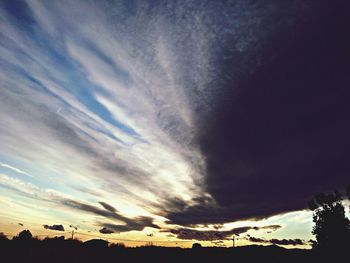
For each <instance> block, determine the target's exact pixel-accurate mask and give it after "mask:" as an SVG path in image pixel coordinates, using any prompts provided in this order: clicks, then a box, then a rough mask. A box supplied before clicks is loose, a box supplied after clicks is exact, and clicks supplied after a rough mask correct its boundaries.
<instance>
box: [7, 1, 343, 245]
mask: <svg viewBox="0 0 350 263" xmlns="http://www.w3.org/2000/svg"><path fill="white" fill-rule="evenodd" d="M348 8H349V4H348V3H347V1H345V0H344V1H342V0H336V1H323V0H320V1H303V0H294V1H278V0H270V1H264V0H262V1H255V0H232V1H205V0H203V1H195V0H186V1H185V0H183V1H166V0H165V1H141V0H139V1H130V0H129V1H122V0H121V1H90V0H89V1H78V0H77V1H65V0H61V1H37V0H27V1H24V0H23V1H18V0H11V1H7V0H3V1H0V124H1V125H0V231H1V232H4V233H6V234H8V235H15V234H16V233H18V232H19V231H20V230H23V229H30V230H31V231H32V232H33V233H34V234H35V235H38V236H46V235H61V234H64V235H67V237H68V236H70V232H71V231H72V230H74V231H75V232H77V233H76V237H78V238H81V239H87V238H90V237H101V238H105V239H108V240H110V241H118V240H119V241H120V240H122V241H124V242H125V243H126V244H127V245H131V246H134V245H138V244H141V243H144V242H153V243H155V244H160V245H169V246H175V245H176V246H183V247H188V246H191V245H192V243H193V242H201V243H202V244H203V245H208V246H231V245H232V236H235V238H236V245H246V244H262V245H266V244H277V245H284V246H286V247H304V248H307V247H309V245H310V244H309V240H310V239H311V238H313V237H312V235H311V230H312V213H311V212H310V211H309V210H308V209H307V201H308V200H310V199H311V198H312V197H313V196H314V195H315V194H317V193H319V192H325V191H333V190H335V189H339V190H342V189H344V188H345V187H346V186H347V185H348V184H349V172H350V162H349V156H350V152H349V149H350V147H349V146H350V140H349V134H350V123H349V121H348V116H349V113H350V104H349V103H348V101H349V99H350V91H349V89H348V87H349V84H350V72H349V71H350V49H349V48H348V47H349V46H350V37H349V34H348V32H347V28H349V26H350V19H349V18H348V14H347V12H346V11H347V10H348Z"/></svg>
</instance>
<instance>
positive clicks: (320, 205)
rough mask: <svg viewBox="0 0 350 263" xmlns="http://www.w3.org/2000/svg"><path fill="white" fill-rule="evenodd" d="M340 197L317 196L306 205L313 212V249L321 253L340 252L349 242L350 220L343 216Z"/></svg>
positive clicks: (336, 194)
mask: <svg viewBox="0 0 350 263" xmlns="http://www.w3.org/2000/svg"><path fill="white" fill-rule="evenodd" d="M341 200H342V195H341V194H340V193H339V192H338V191H336V192H335V193H334V194H333V193H330V194H324V193H322V194H318V195H316V197H315V199H314V200H312V201H310V202H309V203H308V205H309V208H310V209H311V210H313V212H314V214H313V222H314V223H315V225H314V227H313V230H312V233H313V234H314V235H315V237H316V242H314V244H313V248H315V249H319V250H322V251H334V250H342V251H344V249H345V247H346V246H348V244H349V242H350V220H349V219H348V218H347V217H346V216H345V208H344V206H343V204H342V203H341Z"/></svg>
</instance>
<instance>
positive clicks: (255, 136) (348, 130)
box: [168, 1, 350, 224]
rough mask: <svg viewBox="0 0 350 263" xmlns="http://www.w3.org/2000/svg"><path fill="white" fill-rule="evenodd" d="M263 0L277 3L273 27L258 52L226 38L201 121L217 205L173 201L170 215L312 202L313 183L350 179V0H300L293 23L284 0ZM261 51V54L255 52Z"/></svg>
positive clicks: (240, 215) (340, 183)
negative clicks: (211, 100) (237, 48)
mask: <svg viewBox="0 0 350 263" xmlns="http://www.w3.org/2000/svg"><path fill="white" fill-rule="evenodd" d="M277 2H279V3H277ZM296 2H298V1H296ZM264 3H265V2H262V4H261V8H262V9H264V8H269V6H271V5H273V4H272V3H275V5H274V13H273V14H272V15H271V16H270V17H269V18H268V19H267V20H264V21H262V22H261V26H264V27H265V29H264V27H262V28H261V30H267V31H269V33H268V34H267V38H266V39H264V41H262V42H261V43H260V48H259V54H255V53H254V50H253V49H252V50H251V52H250V53H249V50H248V51H247V52H246V53H243V54H238V53H237V52H233V51H232V49H231V46H232V45H234V41H233V42H231V43H229V42H227V44H226V46H224V47H222V54H221V57H220V59H218V61H217V66H218V68H219V69H220V73H219V74H218V75H217V78H218V79H219V80H218V81H216V82H215V81H214V82H213V85H216V86H215V88H216V89H218V90H220V91H221V92H220V93H221V94H219V95H217V96H216V97H215V106H214V107H213V110H212V111H211V112H210V113H208V114H207V115H206V118H205V121H202V122H201V121H200V122H199V123H200V124H199V125H200V129H199V130H200V134H199V138H198V141H199V146H200V149H201V151H202V153H203V154H204V156H205V157H206V165H207V173H206V178H205V183H206V187H207V190H208V192H209V193H210V194H211V195H212V196H213V198H214V199H215V201H216V202H217V205H216V207H214V209H213V208H211V207H208V206H207V205H205V204H198V205H196V206H192V207H184V208H183V209H182V210H181V209H178V210H174V212H173V213H171V212H170V213H169V214H168V218H169V220H170V221H171V222H172V223H179V224H193V223H210V222H211V223H217V222H227V221H233V220H239V219H245V218H264V217H268V216H271V215H274V214H278V213H283V212H287V211H292V210H298V209H304V208H306V207H307V201H308V200H309V199H310V198H311V197H312V196H313V195H314V194H315V193H317V192H323V191H328V190H333V189H336V188H343V187H344V186H346V185H348V183H349V177H348V176H349V173H350V163H349V160H348V157H349V155H350V151H349V149H350V139H349V134H350V122H349V115H350V104H349V100H350V90H349V89H348V87H349V86H350V49H349V46H350V35H349V34H348V28H349V27H350V17H349V16H348V13H347V11H346V10H349V7H350V4H349V2H348V1H334V2H333V1H332V2H330V1H313V2H308V10H307V11H303V8H304V6H305V5H304V4H301V3H300V2H298V3H300V8H296V9H293V10H292V12H294V17H297V19H296V20H294V22H293V23H292V24H288V17H286V18H284V17H282V16H281V14H283V12H284V10H285V9H288V8H284V4H285V2H284V1H283V4H282V1H271V2H269V3H270V4H269V5H268V4H266V3H265V4H264ZM299 10H300V12H299ZM289 15H290V14H289ZM276 18H279V19H280V20H276ZM278 21H280V22H278ZM252 30H253V31H252V33H253V34H254V29H253V28H252ZM233 40H234V39H233ZM254 55H257V58H259V60H260V61H261V63H258V62H256V63H255V62H254V63H250V62H248V61H247V59H248V58H249V57H250V58H253V57H254ZM247 68H249V70H247ZM240 69H241V71H240ZM237 72H238V73H237ZM179 210H180V211H179Z"/></svg>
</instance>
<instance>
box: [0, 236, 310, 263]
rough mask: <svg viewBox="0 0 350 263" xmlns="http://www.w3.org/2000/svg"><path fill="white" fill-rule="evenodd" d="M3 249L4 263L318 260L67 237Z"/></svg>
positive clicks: (295, 252) (279, 252)
mask: <svg viewBox="0 0 350 263" xmlns="http://www.w3.org/2000/svg"><path fill="white" fill-rule="evenodd" d="M0 247H1V248H0V251H1V258H2V259H3V260H2V261H1V262H38V263H40V262H135V263H136V262H180V263H181V262H218V263H219V262H238V261H239V262H268V261H269V262H298V261H299V262H300V261H302V262H311V261H312V259H313V258H315V255H313V253H312V251H310V250H301V249H291V250H290V249H284V248H281V247H278V246H246V247H237V248H218V247H195V248H190V249H184V248H179V247H172V248H168V247H156V246H144V247H136V248H130V247H125V246H122V245H120V244H108V242H106V241H104V240H98V239H93V240H89V241H86V242H81V241H79V240H75V239H64V237H56V238H46V239H44V240H38V239H35V238H31V237H30V238H23V239H21V238H14V239H12V240H9V239H7V238H5V237H4V236H2V238H1V240H0ZM265 260H266V261H265Z"/></svg>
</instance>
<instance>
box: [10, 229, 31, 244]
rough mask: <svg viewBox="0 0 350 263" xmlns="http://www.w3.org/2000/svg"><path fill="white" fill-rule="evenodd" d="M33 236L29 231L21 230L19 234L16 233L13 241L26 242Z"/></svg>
mask: <svg viewBox="0 0 350 263" xmlns="http://www.w3.org/2000/svg"><path fill="white" fill-rule="evenodd" d="M32 237H33V235H32V233H31V232H30V231H29V230H23V231H21V232H20V233H18V235H17V236H15V237H14V238H13V239H14V240H19V241H28V240H30V239H32Z"/></svg>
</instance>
